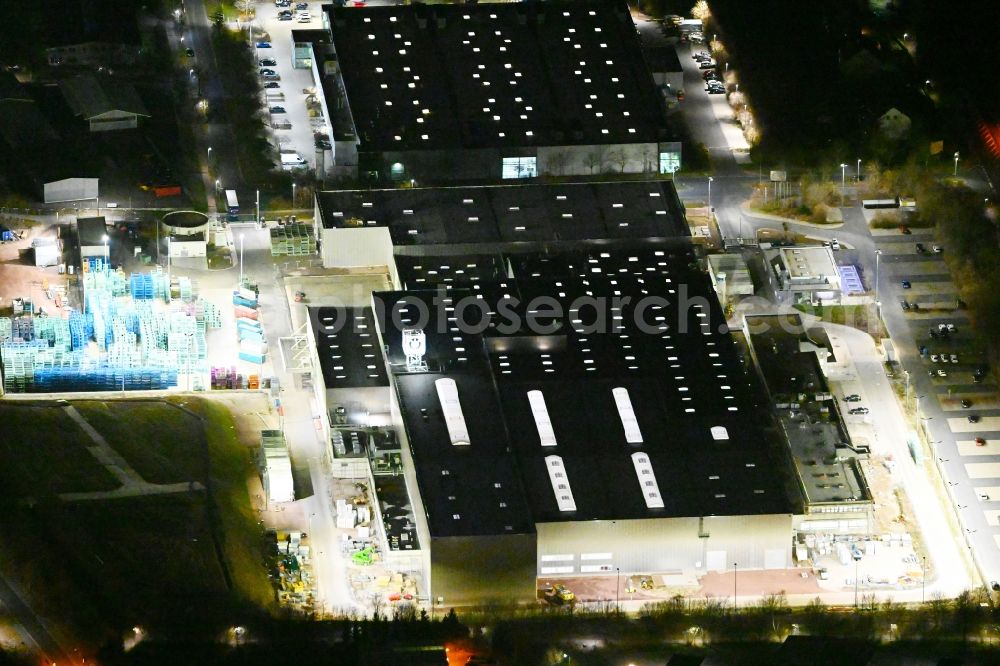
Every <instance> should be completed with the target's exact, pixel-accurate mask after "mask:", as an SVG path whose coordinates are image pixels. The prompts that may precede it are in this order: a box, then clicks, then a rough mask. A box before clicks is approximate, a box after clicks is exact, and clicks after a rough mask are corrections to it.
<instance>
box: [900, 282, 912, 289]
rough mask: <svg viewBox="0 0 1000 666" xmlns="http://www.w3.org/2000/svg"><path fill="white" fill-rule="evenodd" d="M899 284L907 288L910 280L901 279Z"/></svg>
mask: <svg viewBox="0 0 1000 666" xmlns="http://www.w3.org/2000/svg"><path fill="white" fill-rule="evenodd" d="M899 284H900V285H902V287H903V289H909V288H910V281H909V280H903V281H902V282H900V283H899Z"/></svg>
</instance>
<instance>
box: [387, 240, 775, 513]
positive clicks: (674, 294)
mask: <svg viewBox="0 0 1000 666" xmlns="http://www.w3.org/2000/svg"><path fill="white" fill-rule="evenodd" d="M437 259H438V261H437V263H436V265H435V267H434V268H433V269H430V270H434V271H435V274H436V275H437V276H438V279H439V283H438V284H439V285H446V286H447V287H449V288H448V289H445V291H443V292H437V293H435V292H392V293H390V294H377V295H376V298H377V299H379V300H380V301H381V302H382V304H383V305H384V309H385V312H386V313H387V314H385V315H384V316H380V320H379V330H380V333H381V335H382V342H383V344H384V345H385V347H386V349H387V350H388V354H389V358H390V363H391V364H392V367H393V373H394V381H395V383H396V387H397V393H398V395H399V397H400V401H401V404H402V407H403V412H404V414H405V415H406V428H407V434H408V437H409V440H410V445H411V448H412V450H413V453H414V459H415V460H416V464H417V466H418V468H420V466H421V460H423V459H425V456H427V457H429V458H431V459H432V460H434V461H435V463H436V464H439V465H447V464H449V463H448V462H447V461H450V460H452V459H456V460H466V459H469V458H474V457H475V456H480V455H482V456H489V457H490V458H491V461H492V462H491V464H493V463H496V464H497V465H498V468H499V469H506V463H503V464H500V461H506V460H509V461H511V468H512V469H514V470H516V472H517V477H516V478H517V480H518V481H519V483H520V485H521V486H522V487H523V489H524V493H525V494H526V496H527V498H528V506H529V507H530V514H531V517H532V519H533V520H534V521H535V522H536V523H537V522H551V521H564V520H613V519H629V518H651V517H669V516H703V515H752V514H769V513H787V512H789V511H790V510H791V504H790V501H789V498H788V496H787V494H786V492H785V490H784V486H783V483H782V480H781V477H780V474H779V473H777V472H776V471H775V470H778V469H781V468H782V466H781V465H779V464H776V463H775V461H774V458H773V455H774V454H773V453H772V450H771V446H770V443H769V441H768V438H767V437H766V435H765V433H764V431H763V429H762V427H761V425H760V414H761V410H764V409H766V406H764V405H763V404H761V402H760V401H759V399H758V397H757V396H759V395H760V393H759V392H756V393H755V391H754V388H753V387H752V386H751V382H752V381H753V378H751V377H750V376H748V375H747V374H746V373H745V372H744V371H743V369H742V368H743V366H742V363H741V360H740V357H739V354H738V351H737V349H736V348H735V344H734V342H733V340H732V338H731V336H730V335H729V333H728V330H726V329H725V324H724V319H723V317H722V313H721V311H720V310H719V307H718V304H717V303H716V301H715V299H714V297H711V296H710V292H709V289H710V287H709V285H708V282H707V280H706V279H705V276H704V274H703V273H701V272H700V271H699V270H698V269H697V267H696V264H694V255H693V254H691V251H690V250H689V249H684V250H676V249H666V248H665V249H662V250H660V249H649V248H644V249H636V250H616V251H594V252H586V251H578V252H569V253H559V254H552V253H549V254H534V253H531V254H514V255H508V256H506V257H504V258H503V259H502V260H498V261H497V264H499V265H502V266H506V267H507V269H508V272H509V273H510V277H507V276H506V275H504V276H502V277H500V278H499V279H498V282H497V284H496V286H495V288H493V289H485V288H484V289H481V290H479V291H478V292H475V291H474V290H472V289H469V288H467V287H465V286H464V285H463V283H445V282H444V279H445V278H448V277H452V276H454V277H459V278H461V276H459V275H456V274H455V272H456V271H457V270H459V269H460V267H461V264H458V263H457V262H455V261H454V258H453V257H441V258H437ZM420 260H421V261H422V262H424V265H423V266H422V269H421V270H422V274H424V275H426V274H427V273H429V270H428V268H429V266H430V265H431V262H432V261H433V260H434V258H430V257H421V258H420ZM447 262H450V264H449V263H447ZM445 265H450V266H451V268H449V269H444V268H442V267H443V266H445ZM413 278H414V275H413V274H412V273H409V269H407V268H403V267H401V279H403V280H412V279H413ZM474 293H479V294H480V295H482V296H483V302H484V306H483V307H482V308H480V307H475V306H472V305H471V304H470V305H469V307H466V308H465V309H464V311H463V309H462V308H463V301H462V298H463V297H468V296H471V295H473V294H474ZM488 294H504V295H509V296H510V297H511V298H517V299H519V302H516V303H515V302H508V305H509V306H510V311H513V312H516V313H517V314H518V317H519V318H520V320H521V321H520V323H519V325H513V324H512V323H511V321H510V318H509V317H508V316H507V315H506V314H505V315H504V316H500V313H505V312H506V311H505V310H502V309H501V307H500V304H499V303H498V302H496V301H493V300H491V299H492V298H493V297H492V296H489V295H488ZM539 297H545V298H547V299H549V301H548V305H546V306H545V307H546V308H548V307H551V304H552V303H556V304H558V306H559V307H561V308H562V309H563V314H562V315H551V314H550V313H548V312H543V311H542V310H543V308H542V307H541V306H540V305H539V304H540V303H541V301H537V300H535V299H537V298H539ZM614 297H618V299H619V300H617V301H616V300H613V299H614ZM644 297H649V298H656V299H661V300H658V301H650V300H643V299H644ZM435 298H436V300H435ZM587 298H590V299H595V298H596V299H598V300H597V301H596V305H594V304H585V299H587ZM601 298H606V299H608V300H606V301H603V302H602V301H601V300H600V299H601ZM403 299H406V300H407V301H408V302H409V305H408V306H407V308H406V311H405V312H403V313H401V316H399V317H396V316H394V315H393V313H394V308H393V304H395V303H397V302H400V301H401V300H403ZM447 299H451V300H447ZM667 301H669V302H670V303H674V302H677V303H682V304H684V303H686V304H687V305H685V306H684V309H683V311H681V310H680V309H679V308H678V307H677V305H672V304H668V303H667ZM420 304H423V305H420ZM421 307H422V308H424V312H425V313H426V317H425V321H426V325H425V326H424V331H425V334H426V342H427V354H426V357H425V359H426V362H427V371H426V372H415V373H414V372H407V370H406V369H405V368H406V364H405V355H404V354H403V352H402V349H401V337H402V336H401V332H400V328H405V327H407V326H412V325H414V322H415V321H416V320H417V319H418V314H419V310H420V308H421ZM449 308H453V309H451V310H449ZM577 308H579V309H577ZM598 311H600V312H601V315H598V314H597V313H598ZM482 312H488V313H492V314H489V315H487V316H488V317H489V321H488V322H487V323H488V324H489V325H485V326H480V325H479V324H480V317H482V314H481V313H482ZM529 313H533V315H537V320H536V321H535V323H534V325H533V326H532V325H529V324H528V323H527V320H528V318H529ZM460 314H462V315H464V316H459V315H460ZM470 315H471V317H470ZM618 317H621V319H618ZM393 318H395V322H393V321H392V319H393ZM601 318H603V320H604V321H606V322H607V323H608V324H609V327H610V328H609V330H605V331H603V332H601V331H600V330H591V329H592V328H593V329H600V326H599V323H598V322H599V321H600V320H601ZM462 319H471V321H468V322H467V326H468V328H464V327H463V326H461V325H460V321H462ZM441 378H445V379H452V380H454V382H455V388H456V390H457V394H458V401H459V403H460V405H461V409H462V411H463V413H464V417H465V424H466V425H467V427H468V432H467V437H466V438H465V440H463V441H467V442H468V443H467V445H466V444H464V443H463V444H453V443H452V442H453V441H454V440H453V439H452V438H451V437H450V431H449V430H448V427H447V426H448V420H447V416H448V414H447V409H446V408H445V407H444V404H445V403H444V402H439V401H438V400H437V396H435V395H433V387H434V380H436V379H441ZM534 392H539V393H534ZM531 395H534V396H535V397H534V398H532V397H531ZM540 405H541V406H540ZM423 410H426V411H423ZM480 414H491V415H493V414H496V415H500V416H501V417H502V418H478V415H480ZM650 482H652V483H651V485H650ZM421 495H422V497H423V498H424V501H425V503H426V504H427V505H428V506H429V507H430V508H429V509H428V510H429V511H430V512H431V513H433V512H435V511H441V508H440V502H441V500H440V499H439V498H437V497H436V495H435V493H434V490H433V488H429V489H428V488H423V487H422V488H421ZM473 501H474V500H473ZM435 506H438V507H439V508H434V507H435ZM476 510H477V511H484V512H486V513H487V514H489V515H492V512H493V511H494V507H491V506H489V505H488V503H487V505H486V506H478V505H477V509H476ZM490 520H493V519H490ZM432 524H433V521H432Z"/></svg>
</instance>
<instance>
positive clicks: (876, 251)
mask: <svg viewBox="0 0 1000 666" xmlns="http://www.w3.org/2000/svg"><path fill="white" fill-rule="evenodd" d="M881 256H882V250H875V302H876V303H878V264H879V258H880V257H881Z"/></svg>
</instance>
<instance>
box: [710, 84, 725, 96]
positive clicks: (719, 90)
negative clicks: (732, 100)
mask: <svg viewBox="0 0 1000 666" xmlns="http://www.w3.org/2000/svg"><path fill="white" fill-rule="evenodd" d="M705 90H706V91H707V92H708V94H709V95H724V94H725V93H726V87H725V86H705Z"/></svg>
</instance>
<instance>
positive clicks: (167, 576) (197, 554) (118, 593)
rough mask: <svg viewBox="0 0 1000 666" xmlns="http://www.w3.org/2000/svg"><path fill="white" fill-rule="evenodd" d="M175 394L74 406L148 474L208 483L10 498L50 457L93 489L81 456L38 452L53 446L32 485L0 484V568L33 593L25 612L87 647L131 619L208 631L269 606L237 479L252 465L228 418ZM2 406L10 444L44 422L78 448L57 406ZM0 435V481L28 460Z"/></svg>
mask: <svg viewBox="0 0 1000 666" xmlns="http://www.w3.org/2000/svg"><path fill="white" fill-rule="evenodd" d="M175 402H176V403H177V404H176V405H172V404H166V403H163V402H143V401H134V400H133V401H122V402H116V401H107V402H106V403H101V402H98V401H93V400H91V401H79V402H75V403H74V404H75V406H76V407H77V409H78V410H79V411H80V413H81V414H83V415H84V417H85V418H87V419H88V421H90V423H91V424H92V425H93V426H94V427H95V428H96V429H97V430H98V431H99V432H101V433H102V434H103V435H104V436H105V438H106V439H107V440H108V442H109V444H111V445H112V446H113V447H115V448H116V449H118V450H119V452H120V453H121V454H122V455H123V456H124V457H125V458H126V459H127V460H128V461H129V462H130V463H131V464H132V465H133V466H134V467H135V469H136V470H137V471H138V472H139V473H140V474H142V475H143V476H144V477H145V478H146V479H147V480H148V481H152V482H168V481H169V482H173V481H188V480H198V481H201V482H202V483H203V484H205V485H206V487H207V488H208V491H207V492H192V493H180V494H173V495H159V496H148V497H135V498H126V499H116V500H106V501H89V502H63V501H60V500H58V499H56V498H54V497H51V496H43V497H41V498H40V499H39V500H38V502H37V503H34V504H31V505H26V504H25V503H24V502H21V501H16V500H19V499H20V497H21V495H22V493H23V491H24V490H25V489H27V490H30V489H31V486H32V484H40V485H43V486H44V485H46V484H51V481H49V480H48V478H47V476H46V473H45V472H46V465H47V464H50V465H53V466H54V467H55V468H56V469H57V470H59V476H60V478H65V477H66V476H67V472H66V471H65V469H68V468H71V467H72V466H73V465H77V466H80V467H85V468H86V469H87V471H86V473H84V472H82V471H78V472H76V474H75V475H74V476H73V478H74V479H79V480H80V482H79V483H77V486H76V487H74V488H73V489H74V490H81V489H82V490H94V489H97V488H95V487H94V483H93V481H92V477H93V476H95V474H94V467H95V466H96V463H95V464H93V465H90V464H89V463H87V461H86V460H85V459H84V458H83V457H82V456H80V455H78V454H75V457H74V458H73V460H72V464H71V462H70V461H69V460H60V459H59V456H58V451H56V452H50V451H49V449H50V448H51V445H48V446H47V447H46V448H45V452H46V454H47V455H48V457H47V458H46V459H45V461H44V462H40V463H33V464H32V465H31V466H30V467H27V468H26V469H28V470H29V471H30V472H31V473H32V474H33V476H32V477H31V481H28V480H24V479H22V480H21V481H20V483H19V484H18V485H14V484H5V485H4V486H3V487H0V501H4V502H6V503H7V504H8V505H9V507H8V509H7V511H6V512H5V516H4V520H2V521H0V568H2V571H3V572H4V574H5V575H7V576H9V577H11V578H13V579H15V580H17V581H19V582H20V583H21V587H22V589H26V590H30V591H31V595H32V599H31V602H32V605H33V606H34V607H35V608H36V609H38V610H39V611H40V612H41V613H42V614H43V615H44V616H45V617H48V618H50V619H52V620H55V621H56V622H57V623H58V624H59V625H61V626H63V627H65V628H66V630H67V631H69V632H70V633H72V634H74V635H76V636H78V637H79V638H80V640H81V641H83V642H84V644H87V643H89V644H91V645H95V646H96V645H99V644H101V643H103V642H104V641H105V640H106V639H107V638H109V637H111V636H115V635H118V634H119V632H121V631H123V630H127V629H128V628H130V627H132V626H134V625H141V626H143V627H146V628H148V629H150V630H152V631H160V632H164V633H168V634H171V635H178V636H180V635H181V634H182V632H183V635H184V636H201V637H207V636H212V635H214V633H215V632H216V631H218V630H221V629H222V628H224V627H226V626H231V625H232V624H234V623H239V622H242V621H246V620H247V619H250V618H252V617H254V616H256V615H259V614H260V613H261V612H265V611H266V610H269V609H270V607H271V604H272V600H273V593H272V588H271V586H270V583H269V581H268V579H267V576H266V572H265V570H264V568H263V567H262V565H261V562H262V553H261V547H260V546H261V539H260V531H259V528H258V526H257V523H256V517H255V515H254V513H253V511H252V510H251V508H250V502H249V497H248V493H247V486H246V478H247V475H248V474H251V473H253V472H252V469H251V464H250V461H249V459H248V456H247V454H246V448H245V447H244V446H243V445H242V444H240V442H239V441H238V440H237V438H236V436H235V429H234V428H233V421H232V416H231V415H230V413H229V412H228V410H226V408H224V407H222V406H219V405H217V404H215V403H212V402H211V401H208V400H202V399H196V398H183V399H178V400H175ZM0 410H2V411H0V415H2V416H3V417H4V418H5V421H4V423H5V432H7V431H8V429H10V430H12V431H13V432H16V433H18V441H20V440H21V439H23V438H24V437H26V436H30V433H32V432H34V431H35V430H36V428H39V427H40V426H42V425H44V427H45V429H46V434H45V437H44V438H43V439H45V440H46V441H48V440H49V439H51V440H53V441H60V442H64V443H66V444H65V445H64V447H63V448H64V449H66V450H68V451H70V452H73V451H76V450H79V451H83V453H84V454H86V455H88V456H89V453H87V452H86V450H85V449H84V448H83V445H82V443H85V442H86V439H85V437H86V435H85V433H83V432H82V431H80V432H73V431H72V430H71V429H69V428H68V427H67V426H66V425H65V424H64V423H63V422H62V420H61V419H60V418H56V417H55V415H61V414H62V412H61V410H58V409H56V408H54V407H51V408H40V407H24V406H20V405H18V406H13V407H11V406H8V404H6V403H0ZM65 420H66V421H69V420H68V418H66V419H65ZM69 423H70V425H74V424H72V422H69ZM0 439H3V442H4V445H3V446H2V447H0V478H6V477H5V476H4V475H6V474H8V470H9V469H11V468H12V467H15V468H17V466H19V465H20V468H25V466H24V464H23V463H21V462H20V459H21V458H23V457H24V454H23V452H21V451H18V450H16V449H14V450H12V449H11V447H10V446H9V445H8V444H9V443H8V440H9V439H10V438H7V437H4V438H0ZM24 441H31V442H32V446H33V447H34V446H36V444H35V442H33V441H32V440H31V439H27V440H24ZM74 447H75V448H74ZM61 450H62V449H59V451H61ZM96 469H97V470H98V471H99V473H100V472H103V473H106V472H104V470H103V468H102V467H96ZM99 473H98V474H97V475H96V476H98V477H100V474H99ZM81 486H83V487H81ZM15 489H16V490H15ZM61 490H62V488H60V491H61ZM36 495H37V493H36ZM12 500H14V501H12Z"/></svg>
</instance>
